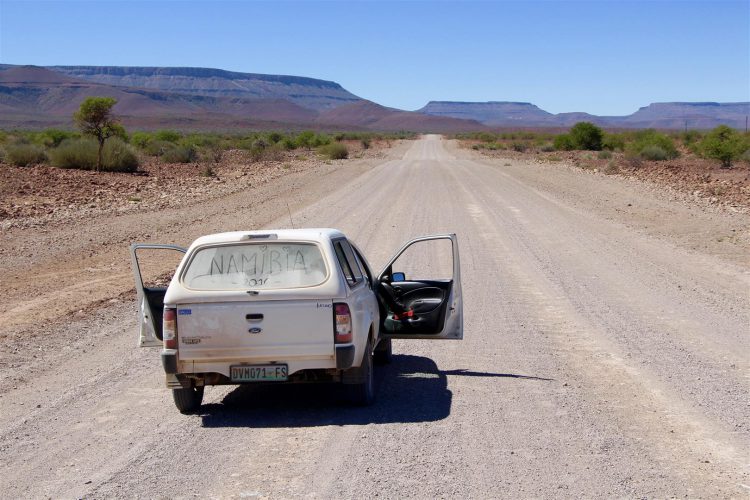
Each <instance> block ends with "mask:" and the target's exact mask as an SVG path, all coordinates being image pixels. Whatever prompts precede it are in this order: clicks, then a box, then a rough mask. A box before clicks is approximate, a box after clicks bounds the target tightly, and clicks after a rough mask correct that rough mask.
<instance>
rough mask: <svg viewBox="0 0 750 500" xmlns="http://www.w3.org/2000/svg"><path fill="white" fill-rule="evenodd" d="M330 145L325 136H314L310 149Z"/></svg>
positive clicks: (328, 138) (327, 137)
mask: <svg viewBox="0 0 750 500" xmlns="http://www.w3.org/2000/svg"><path fill="white" fill-rule="evenodd" d="M330 143H331V138H330V137H329V136H328V135H327V134H315V137H313V140H312V147H314V148H317V147H320V146H325V145H326V144H330Z"/></svg>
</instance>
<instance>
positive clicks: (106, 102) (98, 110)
mask: <svg viewBox="0 0 750 500" xmlns="http://www.w3.org/2000/svg"><path fill="white" fill-rule="evenodd" d="M115 104H117V99H114V98H112V97H87V98H86V99H84V101H83V102H82V103H81V107H80V108H79V109H78V111H76V112H75V114H73V119H74V120H75V122H76V125H78V128H80V129H81V132H83V133H84V134H86V135H90V136H92V137H94V138H96V140H97V141H98V142H99V152H98V154H97V160H96V171H97V172H99V171H100V170H101V169H102V153H103V151H104V142H105V141H106V140H107V139H109V138H110V137H112V136H115V135H123V133H124V129H123V128H122V126H121V125H120V124H119V123H118V122H117V119H116V118H115V117H114V115H113V114H112V107H113V106H114V105H115Z"/></svg>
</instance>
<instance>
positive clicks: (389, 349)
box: [374, 339, 393, 365]
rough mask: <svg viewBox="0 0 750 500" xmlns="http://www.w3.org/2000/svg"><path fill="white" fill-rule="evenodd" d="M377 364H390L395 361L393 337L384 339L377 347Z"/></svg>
mask: <svg viewBox="0 0 750 500" xmlns="http://www.w3.org/2000/svg"><path fill="white" fill-rule="evenodd" d="M374 360H375V364H376V365H389V364H391V361H393V342H392V341H391V339H383V340H381V341H380V342H378V346H377V347H376V348H375V359H374Z"/></svg>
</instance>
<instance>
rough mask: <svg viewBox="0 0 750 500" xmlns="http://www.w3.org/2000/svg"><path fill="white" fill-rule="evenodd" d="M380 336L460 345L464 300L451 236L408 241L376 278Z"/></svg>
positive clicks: (458, 265)
mask: <svg viewBox="0 0 750 500" xmlns="http://www.w3.org/2000/svg"><path fill="white" fill-rule="evenodd" d="M376 285H377V286H378V290H377V293H378V299H379V300H380V304H381V320H380V321H381V325H380V336H381V337H382V338H386V339H455V340H461V339H463V300H462V296H461V268H460V262H459V257H458V239H457V238H456V235H455V234H445V235H433V236H423V237H421V238H416V239H413V240H411V241H409V242H408V243H407V244H405V245H404V246H403V247H401V249H400V250H399V251H398V252H397V253H396V255H395V256H394V257H393V258H392V259H391V260H390V261H389V262H388V264H387V265H386V266H385V269H384V270H383V271H382V272H381V273H380V275H379V276H378V280H377V284H376Z"/></svg>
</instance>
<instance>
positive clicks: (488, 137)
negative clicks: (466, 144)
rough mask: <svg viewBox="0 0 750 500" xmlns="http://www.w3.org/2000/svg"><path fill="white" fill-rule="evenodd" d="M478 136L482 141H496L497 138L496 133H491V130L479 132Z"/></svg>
mask: <svg viewBox="0 0 750 500" xmlns="http://www.w3.org/2000/svg"><path fill="white" fill-rule="evenodd" d="M476 138H477V140H479V141H482V142H495V140H496V136H495V134H491V133H489V132H479V133H478V134H477V136H476Z"/></svg>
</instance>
